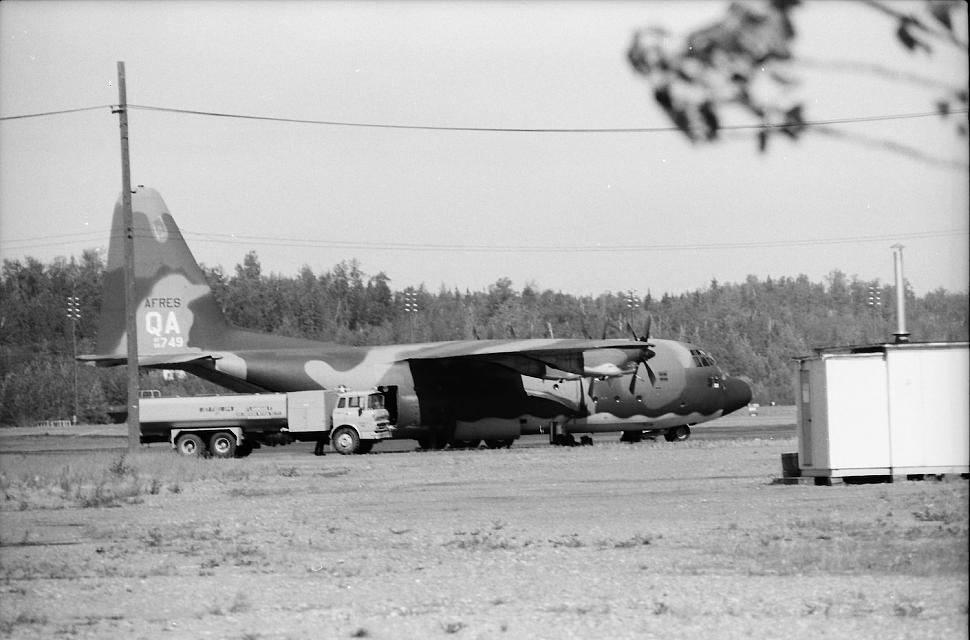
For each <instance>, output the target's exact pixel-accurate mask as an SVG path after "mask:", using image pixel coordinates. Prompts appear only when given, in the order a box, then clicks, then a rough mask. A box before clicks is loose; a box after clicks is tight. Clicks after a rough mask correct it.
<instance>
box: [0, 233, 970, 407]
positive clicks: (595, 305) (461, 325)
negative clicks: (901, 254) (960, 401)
mask: <svg viewBox="0 0 970 640" xmlns="http://www.w3.org/2000/svg"><path fill="white" fill-rule="evenodd" d="M104 271H105V268H104V264H103V262H102V260H101V258H100V256H99V255H98V254H97V253H96V252H94V251H86V252H84V253H83V254H82V255H81V257H80V258H74V257H72V258H70V259H66V258H58V259H56V260H54V261H53V262H52V263H50V264H44V263H41V262H40V261H37V260H35V259H32V258H26V259H25V260H23V261H19V260H14V261H11V260H4V262H3V271H2V278H0V424H4V425H24V424H31V423H33V422H36V421H39V420H53V419H71V418H72V417H73V416H76V417H77V420H78V421H79V422H104V421H106V420H107V419H108V409H109V407H110V406H112V405H118V404H122V405H123V404H125V401H126V400H125V399H126V388H127V387H126V378H125V374H124V368H123V367H115V368H110V369H96V368H94V367H89V366H84V365H77V364H76V362H75V360H74V356H75V354H83V353H92V352H93V350H94V339H95V336H96V332H97V321H98V310H99V308H100V305H101V294H102V291H101V282H102V278H103V277H104ZM203 271H204V272H205V274H206V277H207V279H208V281H209V283H210V285H211V286H212V288H213V291H214V292H215V296H216V299H217V301H218V302H219V304H220V305H221V307H222V308H223V310H224V312H225V314H226V317H227V319H228V320H229V322H231V323H232V324H235V325H237V326H240V327H244V328H248V329H254V330H257V331H266V332H272V333H279V334H282V335H288V336H294V337H304V338H310V339H314V340H322V341H330V342H337V343H341V344H351V345H379V344H392V343H407V342H431V341H439V340H470V339H476V338H480V339H489V338H540V337H555V338H582V337H590V338H601V337H607V338H621V337H631V333H633V332H635V333H637V334H639V335H642V334H643V332H644V329H645V327H646V325H647V318H648V317H649V318H650V319H651V337H655V338H672V339H676V340H685V341H689V342H692V343H695V344H697V345H698V346H700V347H701V348H703V349H705V350H706V351H708V352H709V353H710V354H712V355H713V356H714V357H715V358H716V359H717V361H718V363H719V364H720V365H721V366H722V367H723V368H724V369H726V370H727V371H728V372H729V373H730V374H731V375H737V376H742V377H744V378H746V379H747V380H748V381H749V382H750V384H751V387H752V389H753V395H754V401H755V402H760V403H769V402H776V403H779V404H790V403H792V402H793V390H792V382H791V378H792V374H793V371H794V362H793V358H794V357H796V356H799V355H806V354H809V353H811V352H812V349H813V348H816V347H822V346H835V345H849V344H864V343H870V342H887V341H890V340H891V339H892V331H893V329H894V327H895V326H896V320H895V317H894V315H895V305H894V300H895V291H894V287H893V286H891V285H888V284H883V283H880V282H878V281H864V280H860V279H858V278H856V277H855V276H852V277H850V276H847V275H846V274H844V273H842V272H841V271H833V272H831V273H830V274H829V275H828V276H827V277H826V278H825V281H824V282H812V281H810V280H809V278H808V277H807V276H804V275H800V276H798V277H794V278H792V277H780V278H771V277H768V278H767V279H764V280H761V279H759V278H758V277H756V276H753V275H752V276H748V278H747V279H746V280H745V281H744V282H741V283H730V284H728V283H720V282H718V281H716V280H713V281H712V282H711V283H710V285H709V286H707V287H705V288H698V289H697V290H695V291H692V292H689V293H682V294H677V295H672V294H668V293H664V294H663V295H662V296H660V297H656V296H654V295H652V294H651V293H650V292H648V293H647V294H646V296H642V297H641V296H637V295H635V294H633V293H632V292H624V291H616V292H604V293H601V294H599V295H598V296H577V295H572V294H568V293H563V292H561V291H552V290H550V289H541V288H539V287H538V286H536V285H535V284H532V283H526V284H524V285H523V286H522V288H521V289H517V288H516V287H515V286H514V285H513V282H512V281H511V280H510V279H508V278H500V279H499V280H497V281H496V282H495V283H494V284H491V285H489V286H488V287H487V288H486V289H484V290H479V291H470V290H467V289H466V290H464V291H461V290H458V289H447V288H445V287H441V288H439V289H438V290H437V291H431V290H429V289H427V288H426V287H425V286H424V285H422V286H421V287H417V288H406V289H403V290H394V289H392V288H391V282H392V281H391V278H390V277H389V276H388V275H387V274H386V273H384V272H383V271H382V272H379V273H377V274H376V275H368V274H366V273H364V272H363V271H362V270H361V269H360V265H359V263H358V262H357V261H355V260H350V261H344V262H341V263H339V264H337V265H335V266H334V267H333V268H331V269H330V270H329V271H327V272H325V273H321V274H315V273H314V272H313V271H312V270H311V269H310V268H309V267H303V268H302V269H301V270H300V271H299V273H297V274H296V275H295V276H283V275H279V274H276V273H270V274H265V273H263V270H262V265H261V264H260V261H259V258H258V256H257V254H256V253H255V252H250V253H248V254H247V255H246V256H245V257H244V259H243V262H242V263H241V264H237V265H236V266H235V269H234V271H233V272H231V273H226V272H225V271H224V270H223V269H222V268H221V267H212V268H210V267H206V266H205V265H203ZM69 297H71V298H75V297H76V298H77V311H76V312H72V313H71V314H70V315H71V316H74V317H69V313H68V298H69ZM906 299H907V316H908V317H907V328H908V329H909V331H910V332H911V334H912V340H914V341H953V340H964V341H965V340H967V339H968V306H970V304H968V303H970V296H968V293H967V292H956V293H953V292H948V291H945V290H943V289H937V290H935V291H931V292H929V293H927V294H925V295H923V296H916V295H914V293H913V292H912V291H911V290H910V289H909V288H908V287H907V290H906ZM141 375H142V377H143V380H142V383H141V386H142V388H162V387H164V388H165V392H166V393H181V394H190V393H215V392H218V391H219V389H218V388H215V387H213V386H212V385H211V384H209V383H207V382H205V381H202V380H198V379H195V378H193V377H191V376H190V377H188V378H187V379H179V378H175V379H174V380H169V379H166V378H165V377H163V375H162V373H161V372H158V371H152V372H143V373H142V374H141ZM75 376H76V380H77V383H76V385H75ZM75 388H76V392H75Z"/></svg>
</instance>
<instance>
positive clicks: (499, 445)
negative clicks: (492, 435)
mask: <svg viewBox="0 0 970 640" xmlns="http://www.w3.org/2000/svg"><path fill="white" fill-rule="evenodd" d="M512 442H513V441H512V440H486V441H485V446H486V447H488V448H489V449H508V448H509V447H511V446H512Z"/></svg>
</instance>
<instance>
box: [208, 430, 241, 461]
mask: <svg viewBox="0 0 970 640" xmlns="http://www.w3.org/2000/svg"><path fill="white" fill-rule="evenodd" d="M209 452H210V453H211V454H212V457H213V458H233V457H235V455H236V436H234V435H232V434H231V433H229V432H228V431H216V432H215V433H213V434H212V437H210V438H209Z"/></svg>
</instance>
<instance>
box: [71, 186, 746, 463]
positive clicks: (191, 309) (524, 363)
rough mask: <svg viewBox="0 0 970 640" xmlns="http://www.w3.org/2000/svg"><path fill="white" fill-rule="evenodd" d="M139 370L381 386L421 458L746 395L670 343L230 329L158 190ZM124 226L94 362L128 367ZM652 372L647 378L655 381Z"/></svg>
mask: <svg viewBox="0 0 970 640" xmlns="http://www.w3.org/2000/svg"><path fill="white" fill-rule="evenodd" d="M132 212H133V224H134V227H133V235H134V251H135V289H136V297H137V301H138V302H137V311H136V321H137V339H138V362H139V366H142V367H149V368H163V369H182V370H185V371H187V372H189V373H192V374H194V375H197V376H199V377H201V378H204V379H206V380H210V381H212V382H214V383H216V384H219V385H221V386H223V387H226V388H227V389H230V390H233V391H237V392H248V393H253V392H286V391H302V390H310V389H333V388H338V387H347V388H350V389H372V388H377V389H380V390H381V391H382V392H384V395H385V397H386V404H387V407H388V410H389V412H390V413H391V418H392V421H393V422H394V423H395V424H396V428H395V430H394V437H396V438H412V439H416V440H418V442H419V444H420V445H421V446H423V447H425V448H441V447H444V446H446V445H448V444H451V445H452V446H468V445H477V444H478V443H479V442H481V441H482V440H485V442H486V444H488V445H489V446H491V447H496V446H508V445H509V444H511V442H512V441H513V440H515V439H516V438H518V437H519V436H520V435H523V434H535V433H551V434H552V436H553V437H551V438H550V441H554V437H556V436H561V437H566V438H569V437H570V436H571V434H574V433H580V434H585V433H592V432H608V431H613V432H616V431H622V432H624V435H625V436H626V437H625V439H629V440H638V439H639V437H640V435H641V434H643V433H658V432H660V433H664V434H665V435H666V437H667V439H668V440H680V439H685V438H686V437H687V436H688V435H689V433H690V425H693V424H697V423H700V422H705V421H707V420H713V419H715V418H718V417H720V416H722V415H725V414H727V413H730V412H732V411H735V410H737V409H739V408H741V407H743V406H745V405H746V404H747V403H748V402H749V401H750V399H751V391H750V389H749V387H748V386H747V385H746V384H745V383H744V382H743V381H741V380H738V379H737V378H731V377H728V376H726V375H725V374H724V372H722V371H721V370H720V369H719V368H718V366H717V365H716V364H715V362H714V360H713V358H711V357H710V356H709V355H708V354H706V353H705V352H704V351H702V350H701V349H699V348H697V347H696V346H694V345H691V344H688V343H684V342H677V341H673V340H660V339H650V338H649V337H648V336H646V337H644V338H642V339H633V340H629V339H628V340H621V339H611V340H605V339H604V340H588V339H587V340H582V339H564V340H555V339H548V340H546V339H528V340H526V339H519V340H460V341H452V342H437V343H427V344H404V345H390V346H376V347H350V346H342V345H337V344H331V343H323V342H316V341H311V340H305V339H299V338H289V337H283V336H276V335H271V334H265V333H256V332H253V331H248V330H244V329H240V328H237V327H234V326H232V325H230V324H229V323H228V322H227V321H226V319H225V317H224V315H223V313H222V310H221V309H220V308H219V305H218V304H217V302H216V300H215V298H214V297H213V293H212V290H211V289H210V288H209V286H208V285H207V283H206V280H205V277H204V275H203V272H202V270H201V269H200V268H199V265H198V263H197V262H196V260H195V258H194V257H193V256H192V253H191V252H190V251H189V248H188V246H187V245H186V243H185V240H184V239H183V237H182V233H181V232H180V231H179V228H178V226H177V225H176V224H175V220H174V219H173V218H172V216H171V214H170V213H169V210H168V208H167V207H166V205H165V203H164V201H163V200H162V198H161V196H160V195H159V194H158V192H157V191H155V190H154V189H151V188H146V187H143V186H139V187H138V188H137V189H133V190H132ZM124 233H125V229H124V222H123V215H122V205H121V200H120V199H119V201H118V204H117V205H116V207H115V211H114V220H113V223H112V236H111V243H110V246H109V251H108V265H107V272H106V274H105V280H104V297H103V302H102V305H103V306H102V309H101V318H100V324H99V330H98V337H97V346H96V351H97V353H95V354H92V355H86V356H80V359H82V360H84V361H88V362H93V363H95V364H97V365H100V366H112V365H121V364H125V363H126V355H127V346H126V344H127V343H126V335H125V312H124V311H125V310H124V300H125V296H124V270H123V265H124V246H123V245H124V243H123V238H124ZM643 374H646V375H645V376H644V375H643Z"/></svg>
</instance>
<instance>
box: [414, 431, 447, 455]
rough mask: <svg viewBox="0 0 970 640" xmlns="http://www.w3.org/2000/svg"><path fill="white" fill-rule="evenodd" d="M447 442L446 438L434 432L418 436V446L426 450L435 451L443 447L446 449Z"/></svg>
mask: <svg viewBox="0 0 970 640" xmlns="http://www.w3.org/2000/svg"><path fill="white" fill-rule="evenodd" d="M446 444H447V441H446V440H445V439H444V438H442V437H440V436H437V435H434V434H432V435H427V436H422V437H420V438H418V446H419V447H421V448H422V449H424V450H425V451H428V450H431V449H433V450H435V451H439V450H441V449H444V448H445V445H446Z"/></svg>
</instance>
